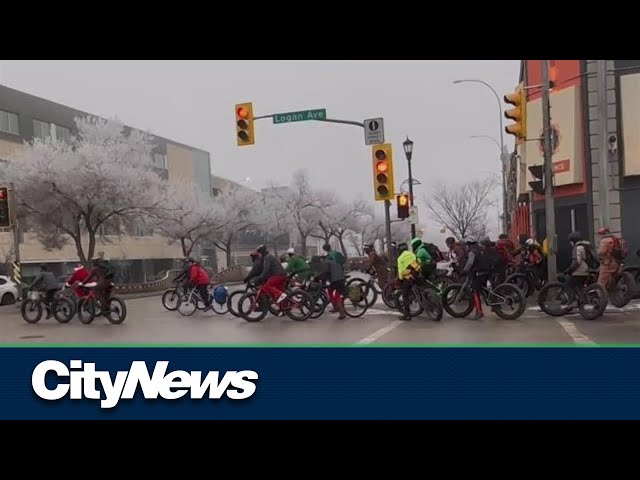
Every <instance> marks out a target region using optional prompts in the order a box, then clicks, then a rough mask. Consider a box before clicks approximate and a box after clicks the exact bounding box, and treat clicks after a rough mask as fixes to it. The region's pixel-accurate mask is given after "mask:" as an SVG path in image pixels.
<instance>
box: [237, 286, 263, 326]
mask: <svg viewBox="0 0 640 480" xmlns="http://www.w3.org/2000/svg"><path fill="white" fill-rule="evenodd" d="M257 297H258V292H247V293H245V294H243V295H242V297H240V300H239V301H238V313H239V314H240V316H241V317H242V318H243V319H244V320H246V321H247V322H259V321H260V320H262V319H263V318H264V317H266V316H267V311H268V309H269V305H268V302H269V299H268V298H267V297H266V296H264V297H262V298H260V299H258V298H257ZM254 314H255V316H254Z"/></svg>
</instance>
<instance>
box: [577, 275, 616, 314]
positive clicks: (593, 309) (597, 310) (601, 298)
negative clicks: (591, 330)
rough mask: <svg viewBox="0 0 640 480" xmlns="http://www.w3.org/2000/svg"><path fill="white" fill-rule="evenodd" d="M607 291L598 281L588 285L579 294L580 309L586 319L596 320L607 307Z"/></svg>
mask: <svg viewBox="0 0 640 480" xmlns="http://www.w3.org/2000/svg"><path fill="white" fill-rule="evenodd" d="M608 300H609V299H608V298H607V292H606V291H605V289H604V288H602V286H600V285H598V284H597V283H592V284H591V285H587V286H586V287H585V288H584V289H583V290H582V291H581V292H580V294H579V297H578V311H579V312H580V315H581V316H582V318H584V319H585V320H595V319H596V318H598V317H600V316H602V314H603V313H604V311H605V310H606V309H607V303H608Z"/></svg>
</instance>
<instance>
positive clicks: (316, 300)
mask: <svg viewBox="0 0 640 480" xmlns="http://www.w3.org/2000/svg"><path fill="white" fill-rule="evenodd" d="M311 298H312V300H313V312H312V313H311V316H310V317H309V318H319V317H321V316H322V315H324V311H325V310H326V309H327V305H329V298H328V297H327V294H326V293H324V291H322V290H321V291H319V292H317V293H315V294H313V295H311Z"/></svg>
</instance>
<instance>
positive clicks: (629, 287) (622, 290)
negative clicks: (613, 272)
mask: <svg viewBox="0 0 640 480" xmlns="http://www.w3.org/2000/svg"><path fill="white" fill-rule="evenodd" d="M635 283H636V282H635V280H634V279H633V275H631V274H630V273H628V272H622V273H621V274H620V275H617V276H616V279H615V283H614V285H613V288H611V289H610V290H609V301H610V302H611V305H613V306H614V307H618V308H622V307H624V306H625V305H626V304H627V303H629V302H630V301H631V298H632V297H633V292H634V290H635Z"/></svg>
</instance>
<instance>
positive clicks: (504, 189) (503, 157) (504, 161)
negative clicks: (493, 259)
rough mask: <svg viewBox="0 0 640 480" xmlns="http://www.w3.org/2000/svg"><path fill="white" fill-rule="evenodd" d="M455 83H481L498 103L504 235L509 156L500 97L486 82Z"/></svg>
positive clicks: (458, 81) (459, 81)
mask: <svg viewBox="0 0 640 480" xmlns="http://www.w3.org/2000/svg"><path fill="white" fill-rule="evenodd" d="M453 83H480V84H482V85H484V86H485V87H487V88H488V89H489V90H491V91H492V92H493V95H494V96H495V97H496V100H497V101H498V119H499V120H500V170H501V174H502V229H503V232H502V233H507V230H508V229H509V222H508V221H507V174H506V172H505V165H506V164H507V159H508V156H507V154H506V153H505V151H504V123H503V120H502V102H501V101H500V96H499V95H498V92H496V89H495V88H493V87H492V86H491V85H489V84H488V83H487V82H485V81H484V80H478V79H464V80H454V82H453Z"/></svg>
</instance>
